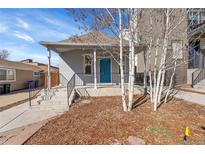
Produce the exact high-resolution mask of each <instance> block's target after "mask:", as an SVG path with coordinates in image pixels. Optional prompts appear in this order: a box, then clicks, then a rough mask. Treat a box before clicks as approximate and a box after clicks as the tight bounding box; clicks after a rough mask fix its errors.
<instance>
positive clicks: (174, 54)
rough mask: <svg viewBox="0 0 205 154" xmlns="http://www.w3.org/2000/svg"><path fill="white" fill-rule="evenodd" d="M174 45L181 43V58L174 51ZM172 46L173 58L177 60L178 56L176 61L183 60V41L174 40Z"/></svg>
mask: <svg viewBox="0 0 205 154" xmlns="http://www.w3.org/2000/svg"><path fill="white" fill-rule="evenodd" d="M174 43H179V44H181V46H180V47H181V49H179V51H180V53H179V56H178V54H177V55H176V52H175V51H174V48H173V44H174ZM171 46H172V58H173V59H175V58H176V57H175V56H178V57H177V58H176V59H183V43H182V40H172V41H171Z"/></svg>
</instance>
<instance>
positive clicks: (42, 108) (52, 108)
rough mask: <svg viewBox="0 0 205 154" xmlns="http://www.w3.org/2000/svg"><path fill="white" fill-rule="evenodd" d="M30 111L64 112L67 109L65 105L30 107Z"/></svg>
mask: <svg viewBox="0 0 205 154" xmlns="http://www.w3.org/2000/svg"><path fill="white" fill-rule="evenodd" d="M31 108H32V110H63V111H66V110H67V109H68V105H67V104H63V105H56V104H55V105H38V106H32V107H31Z"/></svg>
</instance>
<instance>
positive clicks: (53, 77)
mask: <svg viewBox="0 0 205 154" xmlns="http://www.w3.org/2000/svg"><path fill="white" fill-rule="evenodd" d="M58 85H59V72H54V71H53V72H51V87H56V86H58ZM44 86H45V88H47V87H48V74H47V73H45V78H44Z"/></svg>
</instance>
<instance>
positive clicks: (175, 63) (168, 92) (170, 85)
mask: <svg viewBox="0 0 205 154" xmlns="http://www.w3.org/2000/svg"><path fill="white" fill-rule="evenodd" d="M176 65H177V60H176V59H175V62H174V70H173V72H172V76H171V79H170V83H169V88H168V90H167V93H166V96H165V99H164V102H165V103H166V102H167V98H168V96H169V94H170V91H171V89H172V83H173V79H174V75H175V72H176Z"/></svg>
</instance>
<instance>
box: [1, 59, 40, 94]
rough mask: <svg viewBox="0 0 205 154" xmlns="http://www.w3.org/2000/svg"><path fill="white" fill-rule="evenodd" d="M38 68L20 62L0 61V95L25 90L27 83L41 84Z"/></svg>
mask: <svg viewBox="0 0 205 154" xmlns="http://www.w3.org/2000/svg"><path fill="white" fill-rule="evenodd" d="M40 70H41V69H40V68H39V67H38V66H33V65H29V64H24V63H22V62H14V61H8V60H0V94H3V93H8V92H10V91H15V90H20V89H25V88H27V86H28V84H27V83H28V81H36V83H37V84H39V85H40V84H41V82H42V81H41V77H40Z"/></svg>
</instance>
